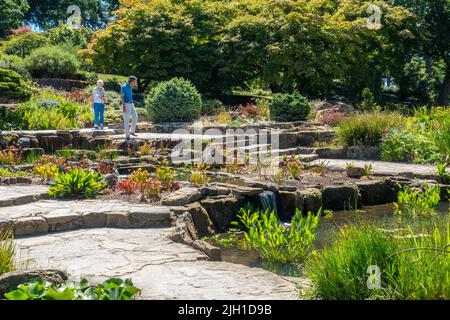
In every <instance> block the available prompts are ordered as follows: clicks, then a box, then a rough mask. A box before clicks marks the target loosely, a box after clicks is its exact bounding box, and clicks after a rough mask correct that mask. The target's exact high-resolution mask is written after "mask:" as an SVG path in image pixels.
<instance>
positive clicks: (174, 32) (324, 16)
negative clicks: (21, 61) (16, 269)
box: [85, 0, 418, 96]
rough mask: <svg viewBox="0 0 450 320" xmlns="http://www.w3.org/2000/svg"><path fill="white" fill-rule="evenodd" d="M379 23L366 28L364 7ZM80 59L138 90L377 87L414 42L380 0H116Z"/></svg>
mask: <svg viewBox="0 0 450 320" xmlns="http://www.w3.org/2000/svg"><path fill="white" fill-rule="evenodd" d="M373 3H375V4H377V5H379V6H380V7H381V8H382V10H383V12H384V15H383V17H382V23H383V26H385V27H384V28H381V29H380V30H371V29H369V28H367V18H368V14H367V8H368V6H369V4H373ZM122 4H123V5H122V9H120V10H119V11H118V12H117V18H116V20H115V21H114V22H113V23H111V24H109V25H108V27H107V28H106V30H100V31H98V32H97V34H96V35H95V36H94V38H93V40H92V42H91V44H90V46H89V49H88V50H87V51H86V52H85V56H86V57H88V58H89V59H91V61H92V63H93V65H94V66H95V67H98V68H100V69H102V70H113V71H115V72H119V73H124V74H127V73H133V74H136V75H138V76H139V77H140V78H141V79H142V86H143V87H144V88H145V87H146V86H147V85H148V84H149V83H150V82H151V81H159V80H167V79H170V78H171V77H176V76H180V77H185V78H189V79H191V80H192V81H193V82H194V83H195V84H196V85H197V86H199V87H200V88H201V90H217V91H220V90H223V89H229V88H231V87H233V86H234V85H240V84H242V83H243V82H249V81H255V80H257V81H261V82H263V83H265V84H267V85H269V86H270V87H271V88H272V90H273V91H275V92H277V91H292V90H299V91H300V92H302V93H305V94H308V95H315V96H317V95H319V96H320V95H325V94H326V93H327V92H329V91H330V90H341V91H352V92H360V91H361V90H362V89H363V88H365V87H370V88H371V89H373V90H374V91H375V92H377V91H379V90H380V88H381V83H382V77H383V76H384V75H386V74H388V73H390V74H395V73H398V72H397V70H396V67H397V64H398V61H399V60H401V59H404V57H405V55H406V53H407V52H408V50H409V47H411V46H412V45H413V43H414V41H416V40H417V37H418V35H417V34H416V30H415V18H414V15H413V14H412V12H411V11H409V10H407V9H405V8H404V7H398V6H392V5H389V4H388V3H386V2H385V1H375V2H371V3H369V2H364V1H357V0H343V1H330V0H316V1H307V0H297V1H293V0H284V1H272V0H246V1H244V0H238V1H231V2H223V1H216V0H206V1H200V0H184V1H176V0H155V1H136V0H123V1H122Z"/></svg>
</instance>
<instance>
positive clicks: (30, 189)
mask: <svg viewBox="0 0 450 320" xmlns="http://www.w3.org/2000/svg"><path fill="white" fill-rule="evenodd" d="M47 191H48V187H47V186H35V185H31V186H30V185H10V186H0V207H11V206H18V205H23V204H27V203H31V202H35V201H39V200H41V199H45V198H47Z"/></svg>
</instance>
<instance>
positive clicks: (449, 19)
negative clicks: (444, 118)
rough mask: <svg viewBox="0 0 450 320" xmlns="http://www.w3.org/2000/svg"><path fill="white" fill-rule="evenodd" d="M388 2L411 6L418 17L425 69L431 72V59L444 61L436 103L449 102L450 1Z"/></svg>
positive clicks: (401, 0)
mask: <svg viewBox="0 0 450 320" xmlns="http://www.w3.org/2000/svg"><path fill="white" fill-rule="evenodd" d="M390 2H392V3H394V4H398V5H403V6H405V7H408V8H411V9H412V10H413V11H414V12H415V13H416V14H417V15H418V17H419V19H420V23H419V27H420V28H421V30H422V32H423V33H424V35H425V37H424V41H422V52H423V55H422V56H423V57H424V60H425V61H427V71H428V73H429V74H431V73H432V61H433V60H435V61H442V62H443V63H444V65H445V66H444V68H443V72H444V76H443V77H442V80H441V83H440V85H439V90H438V93H437V96H436V104H437V105H443V106H446V105H448V104H449V100H448V98H449V94H450V39H449V37H448V33H449V30H450V1H449V0H433V1H428V0H390Z"/></svg>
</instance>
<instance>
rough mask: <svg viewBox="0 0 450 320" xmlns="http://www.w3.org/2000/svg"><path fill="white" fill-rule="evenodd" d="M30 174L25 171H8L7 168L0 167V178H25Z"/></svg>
mask: <svg viewBox="0 0 450 320" xmlns="http://www.w3.org/2000/svg"><path fill="white" fill-rule="evenodd" d="M29 174H30V172H28V171H25V170H16V171H13V170H10V169H8V168H2V167H0V177H25V176H27V175H29Z"/></svg>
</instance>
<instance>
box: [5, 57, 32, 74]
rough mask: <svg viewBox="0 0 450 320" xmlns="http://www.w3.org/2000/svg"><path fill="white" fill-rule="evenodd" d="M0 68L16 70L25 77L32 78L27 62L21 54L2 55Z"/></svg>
mask: <svg viewBox="0 0 450 320" xmlns="http://www.w3.org/2000/svg"><path fill="white" fill-rule="evenodd" d="M0 68H1V69H10V70H14V71H15V72H17V73H18V74H20V75H21V76H22V77H24V78H30V73H29V72H28V70H27V68H26V66H25V62H24V61H23V59H22V58H21V57H19V56H14V55H4V56H1V55H0Z"/></svg>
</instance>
